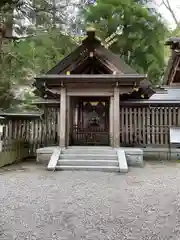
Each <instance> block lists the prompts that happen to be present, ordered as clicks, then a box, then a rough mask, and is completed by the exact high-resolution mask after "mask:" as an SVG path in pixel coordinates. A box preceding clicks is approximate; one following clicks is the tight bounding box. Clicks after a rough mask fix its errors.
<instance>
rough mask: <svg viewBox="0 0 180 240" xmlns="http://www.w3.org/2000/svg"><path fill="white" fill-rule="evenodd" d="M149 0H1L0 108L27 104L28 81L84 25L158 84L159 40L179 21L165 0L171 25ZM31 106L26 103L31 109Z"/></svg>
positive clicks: (69, 45)
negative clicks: (91, 27) (110, 42)
mask: <svg viewBox="0 0 180 240" xmlns="http://www.w3.org/2000/svg"><path fill="white" fill-rule="evenodd" d="M154 1H155V0H149V1H148V0H96V1H92V0H87V1H85V0H79V1H78V0H77V1H75V0H68V1H67V0H1V1H0V23H1V25H0V70H1V72H0V109H1V110H6V111H7V110H8V111H11V112H12V111H23V110H30V109H31V108H32V105H31V104H30V103H31V102H32V101H33V99H35V96H34V94H33V90H34V89H33V87H32V83H33V81H34V76H35V75H36V74H40V73H45V72H46V71H48V70H49V69H50V68H51V67H52V66H54V65H55V64H56V63H57V61H59V60H60V59H62V58H63V57H64V56H66V55H67V54H68V53H70V52H71V51H72V50H73V49H74V48H75V47H76V46H78V45H79V44H80V43H81V39H82V38H83V37H84V35H85V34H86V31H85V30H86V28H87V26H94V27H95V28H96V29H97V35H98V36H99V37H100V38H101V39H102V41H105V39H106V38H107V37H109V36H110V35H111V34H113V33H116V35H115V41H114V43H113V44H111V46H109V48H110V49H111V50H112V51H113V52H114V53H116V54H117V55H119V57H121V58H123V59H124V60H125V61H126V62H127V63H128V64H130V65H131V66H132V67H133V68H135V69H136V70H137V72H139V73H147V74H148V79H149V80H150V81H151V82H152V84H154V85H161V83H162V77H163V74H164V70H165V66H166V64H167V60H168V57H169V54H170V53H169V50H168V49H167V48H166V47H165V45H164V44H165V41H166V40H167V38H168V37H170V36H178V35H180V23H179V22H178V20H177V19H176V16H175V14H174V12H173V10H172V8H171V5H170V3H169V1H168V0H163V1H162V4H164V6H165V7H166V8H167V10H168V11H169V12H170V13H171V15H172V17H173V19H174V22H175V25H176V27H175V29H173V30H171V29H169V28H168V25H167V23H166V21H165V20H164V19H163V18H162V16H161V15H160V14H159V12H158V7H157V6H156V4H155V2H154ZM31 110H32V109H31Z"/></svg>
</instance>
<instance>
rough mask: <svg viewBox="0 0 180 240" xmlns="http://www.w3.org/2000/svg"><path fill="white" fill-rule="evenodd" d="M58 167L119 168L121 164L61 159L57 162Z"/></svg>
mask: <svg viewBox="0 0 180 240" xmlns="http://www.w3.org/2000/svg"><path fill="white" fill-rule="evenodd" d="M57 166H102V167H103V166H111V167H114V166H115V167H119V162H118V161H116V160H114V161H113V160H92V159H89V160H74V159H73V160H72V159H66V160H64V159H60V160H58V162H57Z"/></svg>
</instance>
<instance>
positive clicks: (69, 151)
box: [62, 148, 116, 155]
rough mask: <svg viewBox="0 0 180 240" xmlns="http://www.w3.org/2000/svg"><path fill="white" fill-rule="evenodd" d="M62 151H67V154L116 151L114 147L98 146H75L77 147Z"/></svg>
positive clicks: (109, 152)
mask: <svg viewBox="0 0 180 240" xmlns="http://www.w3.org/2000/svg"><path fill="white" fill-rule="evenodd" d="M62 153H69V154H94V153H96V154H104V155H108V154H110V155H111V154H116V151H115V150H114V149H99V148H77V149H75V148H74V149H73V148H70V149H68V148H67V149H63V150H62Z"/></svg>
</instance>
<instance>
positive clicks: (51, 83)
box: [34, 30, 154, 147]
mask: <svg viewBox="0 0 180 240" xmlns="http://www.w3.org/2000/svg"><path fill="white" fill-rule="evenodd" d="M34 85H35V87H36V89H37V91H36V92H38V94H39V96H40V97H41V98H43V99H46V104H50V103H54V104H57V105H58V107H59V108H58V109H59V110H58V111H59V113H58V121H57V122H58V132H57V136H58V139H59V141H58V142H59V145H60V146H61V147H66V146H69V145H109V146H112V147H119V146H120V121H121V118H120V103H121V101H125V100H126V101H127V100H128V101H131V100H133V99H134V100H137V99H149V98H150V97H151V96H152V95H153V94H154V91H153V90H152V89H151V86H150V84H149V83H148V81H146V75H141V74H138V73H137V72H136V71H135V70H134V69H132V68H131V67H130V66H128V65H127V64H126V63H125V62H124V61H122V60H121V59H120V58H119V56H117V55H115V54H113V53H112V52H111V51H110V50H109V49H107V48H105V47H104V46H103V45H102V43H101V41H100V40H99V39H98V38H97V37H96V36H95V31H94V30H91V31H88V32H87V38H86V39H85V40H83V42H82V44H81V45H80V46H79V47H77V48H76V49H75V50H74V51H73V52H72V53H70V54H69V55H68V56H67V57H65V58H64V59H63V60H62V61H60V62H59V63H58V64H57V65H56V66H55V67H54V68H53V69H51V70H50V71H48V72H47V73H46V74H45V75H42V76H38V77H36V81H35V84H34Z"/></svg>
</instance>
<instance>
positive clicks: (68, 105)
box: [66, 96, 72, 146]
mask: <svg viewBox="0 0 180 240" xmlns="http://www.w3.org/2000/svg"><path fill="white" fill-rule="evenodd" d="M71 115H72V110H71V102H70V96H66V116H67V119H66V122H67V124H66V134H67V136H66V146H69V143H70V133H71Z"/></svg>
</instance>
